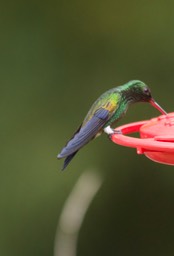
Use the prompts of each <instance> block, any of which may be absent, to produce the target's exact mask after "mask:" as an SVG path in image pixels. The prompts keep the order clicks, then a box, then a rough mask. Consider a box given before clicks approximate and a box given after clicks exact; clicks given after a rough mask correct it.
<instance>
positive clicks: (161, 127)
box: [111, 112, 174, 165]
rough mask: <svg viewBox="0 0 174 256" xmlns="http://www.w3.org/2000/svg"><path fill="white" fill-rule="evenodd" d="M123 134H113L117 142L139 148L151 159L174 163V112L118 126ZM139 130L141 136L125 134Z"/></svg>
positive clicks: (169, 163) (168, 163)
mask: <svg viewBox="0 0 174 256" xmlns="http://www.w3.org/2000/svg"><path fill="white" fill-rule="evenodd" d="M116 130H121V132H122V134H114V135H112V138H111V139H112V141H113V142H114V143H116V144H119V145H122V146H127V147H132V148H136V149H137V153H138V154H144V155H145V156H146V157H148V158H150V159H151V160H153V161H155V162H158V163H163V164H167V165H174V112H173V113H169V114H167V115H161V116H159V117H157V118H152V119H150V120H146V121H140V122H135V123H130V124H126V125H123V126H120V127H117V128H116ZM135 132H138V133H139V136H140V138H135V137H130V136H125V135H128V134H132V133H135Z"/></svg>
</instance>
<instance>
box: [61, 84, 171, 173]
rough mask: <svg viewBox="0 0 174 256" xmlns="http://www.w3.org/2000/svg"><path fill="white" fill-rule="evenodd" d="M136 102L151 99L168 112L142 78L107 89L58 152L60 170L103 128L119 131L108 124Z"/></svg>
mask: <svg viewBox="0 0 174 256" xmlns="http://www.w3.org/2000/svg"><path fill="white" fill-rule="evenodd" d="M137 102H147V103H150V104H151V105H152V106H153V107H155V108H156V109H158V110H159V111H160V112H161V113H162V114H163V115H166V114H167V113H166V112H165V110H163V109H162V108H161V107H160V105H158V103H157V102H156V101H155V100H154V99H153V97H152V95H151V91H150V88H149V87H148V86H147V85H146V84H145V83H143V82H142V81H139V80H132V81H129V82H127V83H125V84H123V85H120V86H117V87H114V88H112V89H110V90H108V91H106V92H105V93H103V94H102V95H101V96H100V97H99V98H98V99H97V100H96V101H95V102H94V103H93V105H92V106H91V108H90V110H89V111H88V113H87V115H86V117H85V119H84V120H83V122H82V124H81V125H80V127H79V128H78V129H77V131H76V132H75V133H74V135H73V136H72V138H71V139H70V140H69V141H68V142H67V144H66V145H65V147H63V149H62V150H61V152H60V154H58V156H57V158H58V159H61V158H65V161H64V164H63V168H62V170H64V169H65V168H66V167H67V165H68V164H69V163H70V161H71V160H72V159H73V157H74V156H75V155H76V154H77V152H78V151H79V149H81V148H82V147H83V146H84V145H86V144H87V143H88V142H90V141H91V140H92V139H94V138H96V137H98V136H99V135H101V134H102V133H103V132H105V133H106V134H108V135H109V137H111V136H112V135H113V134H115V133H117V134H118V133H121V131H119V130H114V129H113V128H111V125H114V124H115V123H116V122H117V121H118V120H119V119H121V118H122V117H123V116H124V115H125V114H126V111H127V109H128V107H129V106H130V105H132V104H133V103H137Z"/></svg>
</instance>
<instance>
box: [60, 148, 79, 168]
mask: <svg viewBox="0 0 174 256" xmlns="http://www.w3.org/2000/svg"><path fill="white" fill-rule="evenodd" d="M77 152H78V150H77V151H75V152H74V153H72V154H71V155H69V156H67V157H66V158H65V161H64V164H63V167H62V171H64V170H65V168H66V167H67V165H68V164H69V163H70V162H71V160H72V159H73V157H74V156H75V155H76V154H77Z"/></svg>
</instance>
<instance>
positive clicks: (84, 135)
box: [58, 108, 110, 158]
mask: <svg viewBox="0 0 174 256" xmlns="http://www.w3.org/2000/svg"><path fill="white" fill-rule="evenodd" d="M109 117H110V113H109V111H108V110H107V109H104V108H100V109H98V110H97V111H96V112H95V113H94V115H93V117H92V118H91V119H90V120H89V121H88V122H87V123H86V124H85V125H84V126H82V127H81V129H80V130H79V132H77V133H76V134H75V135H74V136H73V138H72V139H71V140H70V141H69V142H68V143H67V145H66V146H65V147H64V148H63V149H62V151H61V153H60V154H59V155H58V158H63V157H67V156H69V155H71V154H73V153H74V152H76V151H77V150H79V149H80V148H81V147H83V146H84V145H85V144H87V143H88V142H89V141H90V140H91V139H93V138H94V137H95V136H96V134H97V133H98V132H99V131H100V130H101V129H102V127H103V126H104V125H105V123H106V122H107V121H108V119H109Z"/></svg>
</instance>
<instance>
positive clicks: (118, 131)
mask: <svg viewBox="0 0 174 256" xmlns="http://www.w3.org/2000/svg"><path fill="white" fill-rule="evenodd" d="M114 134H123V133H122V131H121V130H114V129H113V133H111V134H109V139H110V140H112V136H113V135H114Z"/></svg>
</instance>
